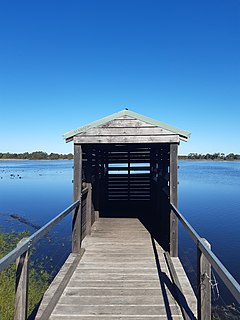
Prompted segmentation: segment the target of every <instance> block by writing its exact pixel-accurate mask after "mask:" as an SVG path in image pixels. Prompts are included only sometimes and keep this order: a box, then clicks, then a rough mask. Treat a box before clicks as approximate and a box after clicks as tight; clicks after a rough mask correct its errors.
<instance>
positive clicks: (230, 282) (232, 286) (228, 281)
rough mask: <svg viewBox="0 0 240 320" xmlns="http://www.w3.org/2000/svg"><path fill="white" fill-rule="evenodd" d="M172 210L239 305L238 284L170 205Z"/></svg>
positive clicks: (239, 287)
mask: <svg viewBox="0 0 240 320" xmlns="http://www.w3.org/2000/svg"><path fill="white" fill-rule="evenodd" d="M170 205H171V208H172V210H173V211H174V212H175V214H176V216H177V218H178V219H179V221H181V223H182V225H183V226H184V228H185V229H186V231H187V232H188V234H189V235H190V236H191V238H192V239H193V241H194V242H195V243H196V244H197V247H198V248H199V250H200V251H201V252H202V253H203V254H204V256H205V257H206V258H207V260H208V261H209V263H210V264H211V266H212V268H213V269H214V270H215V271H216V273H217V274H218V275H219V277H220V278H221V279H222V281H223V282H224V284H225V285H226V287H227V288H228V290H229V291H230V292H231V293H232V295H233V296H234V298H235V299H236V300H237V302H238V303H240V284H239V283H238V282H237V281H236V280H235V279H234V278H233V276H232V275H231V273H230V272H229V271H228V270H227V269H226V267H225V266H224V265H223V264H222V263H221V261H220V260H219V259H218V258H217V257H216V255H215V254H214V253H213V252H212V250H211V249H209V247H207V246H206V243H205V242H204V241H203V240H202V238H201V237H200V236H199V234H198V233H197V232H196V230H194V229H193V227H192V226H191V225H190V223H189V222H188V221H187V220H186V219H185V218H184V216H183V215H182V214H181V213H180V212H179V210H178V209H177V208H176V207H175V206H174V205H173V204H172V203H170Z"/></svg>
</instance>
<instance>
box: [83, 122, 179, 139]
mask: <svg viewBox="0 0 240 320" xmlns="http://www.w3.org/2000/svg"><path fill="white" fill-rule="evenodd" d="M125 125H126V124H125V123H123V125H122V127H110V128H109V127H107V128H106V127H105V128H98V127H97V128H93V129H89V130H87V131H86V132H83V133H81V134H80V135H79V136H120V135H127V136H134V135H135V136H150V135H151V136H152V135H154V136H155V135H156V136H157V135H172V134H174V133H172V132H171V131H169V130H166V129H162V128H158V127H134V128H132V127H126V126H125Z"/></svg>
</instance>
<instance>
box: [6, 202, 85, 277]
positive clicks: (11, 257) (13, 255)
mask: <svg viewBox="0 0 240 320" xmlns="http://www.w3.org/2000/svg"><path fill="white" fill-rule="evenodd" d="M80 201H81V200H77V201H75V202H74V203H73V204H71V205H70V206H69V207H68V208H66V209H65V210H64V211H62V212H61V213H59V214H58V215H57V216H56V217H55V218H53V219H52V220H50V221H49V222H48V223H47V224H45V225H44V226H43V227H42V228H41V229H39V230H38V231H36V232H35V233H33V234H32V235H31V236H30V237H29V238H27V239H26V241H23V243H22V244H20V245H19V246H18V247H17V248H15V249H13V250H12V251H11V252H9V253H8V254H7V255H6V256H4V257H3V258H2V259H0V272H1V271H3V270H4V269H5V268H6V267H7V266H8V265H9V264H10V263H12V262H14V261H15V260H16V259H17V258H18V257H20V256H21V255H22V254H23V253H24V252H26V251H27V250H28V249H30V248H31V247H32V245H33V244H35V243H36V242H37V241H38V240H39V239H41V238H42V237H43V236H44V235H45V234H46V233H48V231H49V230H50V229H51V228H52V227H53V226H54V225H55V224H57V223H58V222H60V221H61V220H62V219H63V218H65V217H66V216H67V215H68V214H69V213H70V212H72V210H73V209H75V208H76V207H77V206H79V205H80Z"/></svg>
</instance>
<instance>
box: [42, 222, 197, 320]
mask: <svg viewBox="0 0 240 320" xmlns="http://www.w3.org/2000/svg"><path fill="white" fill-rule="evenodd" d="M82 246H83V247H84V248H85V253H84V255H83V257H82V258H81V260H80V262H79V263H78V265H77V267H76V269H75V271H74V272H73V275H72V277H71V278H70V280H69V282H68V284H67V286H66V288H65V289H64V291H63V294H62V295H61V297H60V299H59V301H58V303H57V305H56V306H55V308H54V310H53V312H52V313H51V315H50V317H49V319H50V320H57V319H59V320H61V319H64V320H68V319H85V320H87V319H102V320H104V319H108V320H109V319H124V320H127V319H131V320H134V319H137V320H141V319H145V320H146V319H176V320H177V319H183V317H182V313H181V309H180V307H179V305H178V303H177V301H176V299H175V298H176V295H175V292H174V285H173V284H172V281H171V277H170V274H169V271H168V267H167V264H166V261H165V257H164V252H163V250H162V248H161V247H160V246H159V245H158V244H157V243H156V242H155V241H154V246H155V249H156V250H155V252H154V250H153V240H152V239H151V236H150V234H149V233H148V231H147V230H146V229H145V227H144V226H143V225H142V224H141V222H140V221H139V220H138V219H116V218H101V219H99V220H98V221H96V222H95V223H94V225H93V227H92V233H91V235H90V236H87V237H86V238H85V239H84V241H83V243H82ZM73 260H74V255H73V254H72V255H70V257H69V258H68V260H67V262H66V264H65V265H64V266H63V268H62V270H61V271H60V272H59V275H58V276H57V277H56V278H55V280H54V281H53V283H52V285H51V286H50V287H49V289H48V290H47V292H46V293H45V296H44V298H43V301H42V304H41V306H40V308H39V312H38V315H37V317H36V319H41V314H42V312H44V310H45V309H46V307H47V306H48V304H49V303H51V300H52V297H53V296H54V294H55V292H56V290H57V289H58V286H59V283H61V280H62V279H63V277H64V274H66V272H67V270H68V268H69V267H70V266H71V263H72V262H73ZM172 261H173V264H174V266H176V272H177V275H178V276H179V280H180V282H181V286H182V290H183V294H184V295H185V298H186V300H187V302H188V305H189V307H190V308H191V310H192V312H193V314H196V298H195V297H194V294H193V291H192V288H191V286H190V284H189V281H188V279H187V277H186V275H185V272H184V270H183V268H182V265H181V263H180V261H179V259H178V258H173V260H172ZM157 266H158V268H157Z"/></svg>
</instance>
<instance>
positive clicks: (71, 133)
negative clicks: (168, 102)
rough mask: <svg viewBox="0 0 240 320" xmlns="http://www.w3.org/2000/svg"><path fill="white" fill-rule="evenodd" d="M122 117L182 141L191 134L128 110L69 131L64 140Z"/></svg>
mask: <svg viewBox="0 0 240 320" xmlns="http://www.w3.org/2000/svg"><path fill="white" fill-rule="evenodd" d="M124 116H128V117H130V118H134V119H138V120H141V121H144V122H146V123H148V124H151V125H154V126H157V127H160V128H163V129H166V130H169V131H171V132H173V133H175V134H178V135H179V136H180V139H181V138H182V139H183V140H187V139H188V138H189V137H190V135H191V133H190V132H188V131H185V130H182V129H179V128H176V127H174V126H171V125H169V124H165V123H163V122H160V121H157V120H154V119H152V118H149V117H146V116H144V115H141V114H139V113H136V112H133V111H130V110H128V109H124V110H122V111H119V112H116V113H114V114H112V115H109V116H107V117H104V118H102V119H100V120H97V121H94V122H91V123H89V124H87V125H84V126H82V127H80V128H78V129H75V130H72V131H69V132H67V133H65V134H64V139H65V140H66V141H67V142H69V141H71V140H72V139H73V137H74V136H76V135H78V134H81V133H82V132H87V131H88V130H89V129H92V128H96V127H99V126H102V125H104V124H105V123H107V122H110V121H112V120H116V119H118V118H121V117H124Z"/></svg>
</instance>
